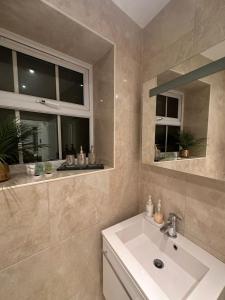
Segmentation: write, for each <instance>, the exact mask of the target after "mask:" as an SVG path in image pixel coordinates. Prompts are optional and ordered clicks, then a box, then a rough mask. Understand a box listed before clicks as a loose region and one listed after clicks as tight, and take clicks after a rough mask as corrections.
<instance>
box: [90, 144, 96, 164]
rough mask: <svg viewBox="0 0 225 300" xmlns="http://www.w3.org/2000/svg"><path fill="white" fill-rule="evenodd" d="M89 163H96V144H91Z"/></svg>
mask: <svg viewBox="0 0 225 300" xmlns="http://www.w3.org/2000/svg"><path fill="white" fill-rule="evenodd" d="M88 163H89V165H94V164H95V152H94V146H91V149H90V152H89V153H88Z"/></svg>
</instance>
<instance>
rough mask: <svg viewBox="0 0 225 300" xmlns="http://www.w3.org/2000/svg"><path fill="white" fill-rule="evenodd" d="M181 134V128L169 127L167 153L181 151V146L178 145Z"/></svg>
mask: <svg viewBox="0 0 225 300" xmlns="http://www.w3.org/2000/svg"><path fill="white" fill-rule="evenodd" d="M179 132H180V127H179V126H168V134H167V152H176V151H179V145H178V136H179Z"/></svg>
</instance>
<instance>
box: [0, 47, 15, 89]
mask: <svg viewBox="0 0 225 300" xmlns="http://www.w3.org/2000/svg"><path fill="white" fill-rule="evenodd" d="M0 90H3V91H8V92H14V81H13V65H12V50H10V49H8V48H5V47H2V46H0Z"/></svg>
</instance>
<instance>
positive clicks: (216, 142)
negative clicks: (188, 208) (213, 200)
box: [142, 41, 225, 180]
mask: <svg viewBox="0 0 225 300" xmlns="http://www.w3.org/2000/svg"><path fill="white" fill-rule="evenodd" d="M142 111H143V116H142V122H143V124H142V162H143V163H147V164H151V165H154V166H158V167H162V168H167V169H172V170H176V171H180V172H184V173H189V174H195V175H200V176H204V177H210V178H216V179H219V180H225V160H224V156H225V136H224V128H225V41H224V42H222V43H220V44H217V45H215V46H213V47H211V48H210V49H208V50H206V51H204V52H202V53H200V54H198V55H196V56H194V57H192V58H190V59H188V60H187V61H185V62H183V63H181V64H179V65H177V66H175V67H173V68H171V69H169V70H166V71H165V72H163V73H161V74H158V75H157V76H156V77H154V78H152V79H151V80H149V81H148V82H146V83H145V84H144V87H143V110H142Z"/></svg>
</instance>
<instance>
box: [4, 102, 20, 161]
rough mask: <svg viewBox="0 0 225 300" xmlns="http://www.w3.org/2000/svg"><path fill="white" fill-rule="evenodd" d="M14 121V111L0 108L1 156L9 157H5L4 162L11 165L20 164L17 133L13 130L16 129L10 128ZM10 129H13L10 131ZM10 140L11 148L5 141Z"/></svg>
mask: <svg viewBox="0 0 225 300" xmlns="http://www.w3.org/2000/svg"><path fill="white" fill-rule="evenodd" d="M14 120H15V111H14V110H11V109H4V108H0V145H1V147H0V155H1V156H4V155H7V157H4V160H5V162H6V163H8V164H9V165H11V164H18V163H19V155H18V143H17V142H18V140H17V131H16V130H13V128H15V127H12V126H9V124H11V122H14ZM9 122H10V123H9ZM9 128H11V129H10V130H9ZM9 138H10V144H11V146H10V147H9V144H5V141H6V140H8V139H9Z"/></svg>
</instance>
